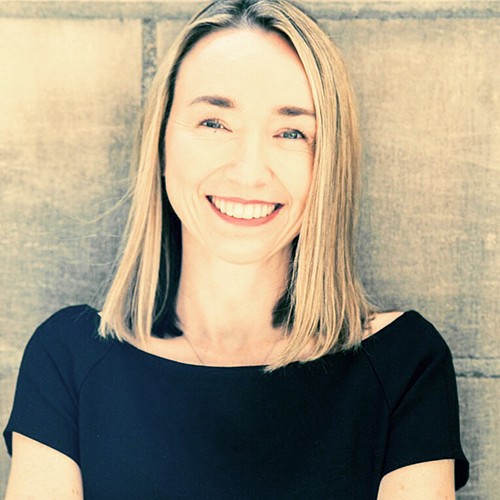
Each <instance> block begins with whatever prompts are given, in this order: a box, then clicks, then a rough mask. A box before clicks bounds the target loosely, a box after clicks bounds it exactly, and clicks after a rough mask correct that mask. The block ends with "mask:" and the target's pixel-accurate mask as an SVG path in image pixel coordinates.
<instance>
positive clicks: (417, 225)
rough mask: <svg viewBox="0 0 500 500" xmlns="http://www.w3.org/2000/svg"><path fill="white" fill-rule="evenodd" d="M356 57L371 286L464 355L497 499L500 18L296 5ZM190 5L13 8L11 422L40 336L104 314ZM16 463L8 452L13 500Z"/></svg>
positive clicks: (483, 479)
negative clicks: (76, 318)
mask: <svg viewBox="0 0 500 500" xmlns="http://www.w3.org/2000/svg"><path fill="white" fill-rule="evenodd" d="M299 3H301V4H302V5H303V6H304V7H306V8H307V9H309V10H310V11H311V12H312V13H313V14H314V15H315V16H316V17H317V18H318V20H319V21H320V23H321V25H322V26H323V27H324V29H325V30H326V31H327V32H328V33H329V34H330V35H331V36H332V37H333V39H334V40H335V41H336V43H337V44H338V45H339V46H340V47H341V48H342V50H343V53H344V55H345V58H346V60H347V63H348V66H349V68H350V71H351V75H352V79H353V83H354V86H355V89H356V92H357V97H358V102H359V107H360V114H361V122H362V133H363V141H364V190H363V199H362V206H361V216H360V227H359V238H358V248H359V262H360V272H361V275H362V278H363V281H364V283H365V285H366V287H367V289H368V291H369V292H370V294H371V296H372V297H373V298H374V300H375V301H376V302H377V303H378V304H380V305H381V306H385V307H397V308H399V309H402V310H405V309H417V310H418V311H420V312H421V313H422V314H423V315H424V316H426V317H427V318H428V319H429V320H430V321H432V322H433V323H434V324H435V325H436V327H437V328H438V329H439V330H440V331H441V333H442V334H443V336H444V337H445V338H446V340H447V341H448V343H449V345H450V347H451V349H452V351H453V355H454V361H455V368H456V372H457V376H458V388H459V397H460V406H461V427H462V442H463V446H464V449H465V452H466V454H467V456H468V458H469V459H470V461H471V479H470V481H469V484H468V485H467V486H466V487H465V488H463V489H462V490H461V491H460V492H459V494H458V498H459V499H465V498H467V499H468V500H495V499H497V498H498V495H499V494H498V491H500V479H499V478H500V476H499V475H498V473H497V470H498V465H497V464H498V462H499V460H500V423H499V420H498V414H499V413H500V407H499V395H500V381H499V378H500V361H499V355H500V335H499V332H498V327H497V318H498V317H499V316H500V314H499V313H500V305H499V299H498V297H499V295H500V252H499V246H500V234H499V232H500V221H499V219H500V58H499V57H498V54H499V50H498V47H499V46H500V1H494V2H474V1H470V2H462V1H438V0H434V1H429V2H419V1H415V0H413V1H411V0H407V1H389V2H387V1H385V2H381V1H377V0H372V1H365V2H349V1H346V2H322V1H314V2H299ZM201 5H203V3H200V2H193V1H183V2H179V1H177V2H176V1H163V2H160V1H152V2H135V1H119V2H108V1H99V0H95V1H50V2H48V1H31V0H25V1H7V2H0V68H1V69H0V71H1V73H2V75H1V78H0V109H1V113H0V231H1V233H0V261H1V262H2V266H1V267H0V282H1V285H2V286H1V287H0V295H1V297H0V423H1V427H2V429H3V427H4V425H5V423H6V420H7V417H8V415H9V412H10V407H11V404H12V398H13V394H14V384H15V380H16V377H17V369H18V366H19V362H20V359H21V355H22V351H23V349H24V346H25V344H26V342H27V340H28V338H29V336H30V335H31V333H32V332H33V329H34V328H35V327H36V326H37V325H38V324H39V323H40V322H41V321H43V320H44V319H45V318H46V317H47V316H48V315H50V314H51V313H52V312H54V311H55V310H57V309H59V308H61V307H63V306H66V305H70V304H78V303H90V304H92V305H94V306H98V305H99V299H98V291H99V290H100V289H101V287H102V286H103V285H104V284H105V281H106V277H107V275H108V272H109V270H110V265H111V262H112V260H113V258H114V255H115V253H116V249H117V244H118V241H119V237H120V234H121V231H122V228H123V225H124V222H125V216H126V209H127V205H126V204H124V205H122V206H120V207H119V208H114V207H115V206H116V205H117V203H118V202H119V200H120V199H121V197H122V196H123V194H124V193H125V190H126V188H127V180H126V177H127V171H128V159H129V155H130V148H131V144H132V138H133V134H134V126H135V120H136V117H137V114H138V112H139V109H140V105H141V99H142V96H143V95H144V92H145V91H146V89H147V87H148V85H149V82H150V81H151V77H152V75H154V72H155V69H156V65H157V61H158V59H160V58H161V56H162V55H163V54H164V53H165V51H166V49H167V48H168V46H169V44H170V42H171V40H172V39H173V38H174V37H175V35H176V34H177V33H178V31H179V30H180V29H181V27H182V26H183V25H184V24H185V23H186V21H187V20H188V19H189V18H190V16H191V15H192V14H193V13H194V12H195V11H196V10H197V9H198V8H199V7H200V6H201ZM9 468H10V459H9V457H8V455H7V453H6V451H5V447H4V446H3V444H2V446H1V447H0V496H2V497H3V493H4V489H5V484H6V480H7V475H8V471H9Z"/></svg>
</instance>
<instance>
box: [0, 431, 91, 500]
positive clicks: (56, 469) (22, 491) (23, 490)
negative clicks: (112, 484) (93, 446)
mask: <svg viewBox="0 0 500 500" xmlns="http://www.w3.org/2000/svg"><path fill="white" fill-rule="evenodd" d="M35 499H36V500H83V486H82V476H81V473H80V467H79V466H78V465H77V464H76V463H75V462H74V461H73V460H72V459H71V458H69V457H68V456H66V455H64V454H63V453H60V452H59V451H57V450H54V449H53V448H51V447H49V446H46V445H44V444H42V443H39V442H38V441H35V440H33V439H31V438H29V437H26V436H24V435H22V434H18V433H17V432H13V433H12V466H11V469H10V476H9V481H8V483H7V493H6V497H5V500H35Z"/></svg>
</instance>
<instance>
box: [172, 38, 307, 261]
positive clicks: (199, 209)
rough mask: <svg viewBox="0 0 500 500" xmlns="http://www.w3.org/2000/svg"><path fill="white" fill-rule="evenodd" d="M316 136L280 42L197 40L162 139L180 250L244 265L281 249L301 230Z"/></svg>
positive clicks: (293, 60) (297, 74) (299, 76)
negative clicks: (178, 225)
mask: <svg viewBox="0 0 500 500" xmlns="http://www.w3.org/2000/svg"><path fill="white" fill-rule="evenodd" d="M315 133H316V121H315V117H314V104H313V99H312V96H311V90H310V87H309V83H308V80H307V77H306V74H305V71H304V69H303V67H302V64H301V62H300V60H299V58H298V56H297V55H296V54H295V52H294V50H293V49H292V48H291V47H290V46H289V44H288V43H287V42H286V41H285V40H284V39H283V38H281V37H280V36H279V35H277V34H274V33H267V32H261V31H258V30H253V29H238V30H226V31H221V32H218V33H214V34H211V35H209V36H207V37H205V38H203V39H202V40H200V41H199V42H198V43H197V44H196V45H195V46H194V48H193V49H192V50H191V51H190V52H189V53H188V54H187V56H186V57H185V59H184V61H183V62H182V64H181V67H180V70H179V74H178V77H177V80H176V85H175V94H174V99H173V103H172V109H171V113H170V116H169V119H168V123H167V129H166V135H165V149H166V151H165V159H166V161H165V182H166V189H167V194H168V197H169V200H170V203H171V204H172V207H173V209H174V211H175V212H176V214H177V215H178V217H179V219H180V220H181V222H182V226H183V245H184V249H183V251H186V250H188V248H190V247H189V245H195V246H196V247H199V248H200V249H202V251H209V252H211V253H212V254H213V255H215V256H217V257H218V258H220V259H223V260H225V261H228V262H232V263H239V264H248V263H252V262H258V261H262V260H265V259H268V258H269V257H271V256H272V255H274V254H275V253H276V252H278V251H280V250H283V249H285V248H286V247H287V246H288V245H289V244H290V242H291V241H292V240H293V238H294V237H295V236H296V235H297V234H298V232H299V229H300V225H301V221H302V217H303V213H304V207H305V203H306V199H307V195H308V192H309V186H310V181H311V171H312V167H313V160H314V140H315ZM186 245H187V246H188V247H186ZM191 248H194V247H191Z"/></svg>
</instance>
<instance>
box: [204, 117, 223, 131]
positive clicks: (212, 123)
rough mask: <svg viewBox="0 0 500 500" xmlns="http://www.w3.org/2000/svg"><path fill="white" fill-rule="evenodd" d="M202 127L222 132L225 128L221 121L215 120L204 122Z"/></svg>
mask: <svg viewBox="0 0 500 500" xmlns="http://www.w3.org/2000/svg"><path fill="white" fill-rule="evenodd" d="M200 125H203V126H204V127H207V128H213V129H215V130H221V129H223V128H224V125H222V123H221V122H220V121H219V120H214V119H208V120H203V121H202V122H201V123H200Z"/></svg>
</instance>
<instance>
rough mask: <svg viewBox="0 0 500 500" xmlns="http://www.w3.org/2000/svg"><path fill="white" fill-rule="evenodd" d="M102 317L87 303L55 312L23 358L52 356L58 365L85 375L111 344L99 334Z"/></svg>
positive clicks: (60, 367) (37, 359) (76, 375)
mask: <svg viewBox="0 0 500 500" xmlns="http://www.w3.org/2000/svg"><path fill="white" fill-rule="evenodd" d="M99 320H100V318H99V315H98V312H97V311H96V310H95V309H93V308H92V307H90V306H88V305H86V304H83V305H77V306H70V307H66V308H64V309H61V310H59V311H57V312H55V313H54V314H52V315H51V316H50V317H49V318H48V319H46V320H45V321H44V322H43V323H41V324H40V326H39V327H38V328H37V329H36V330H35V332H34V333H33V335H32V336H31V337H30V339H29V341H28V344H27V346H26V349H25V353H24V358H28V359H29V360H31V363H41V362H42V361H41V360H43V359H47V360H48V359H50V360H52V361H51V362H53V363H54V365H56V366H57V367H58V368H59V369H61V370H62V368H63V367H64V370H71V372H72V374H73V375H74V376H75V377H77V378H78V376H79V375H81V376H84V374H85V373H86V372H87V371H88V370H89V369H90V367H92V366H93V365H94V364H95V363H96V362H97V361H98V360H99V359H100V358H101V357H102V356H104V355H105V354H106V353H107V352H108V350H109V349H110V347H111V345H112V341H110V340H106V339H103V338H102V337H100V336H99V333H98V327H99Z"/></svg>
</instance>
